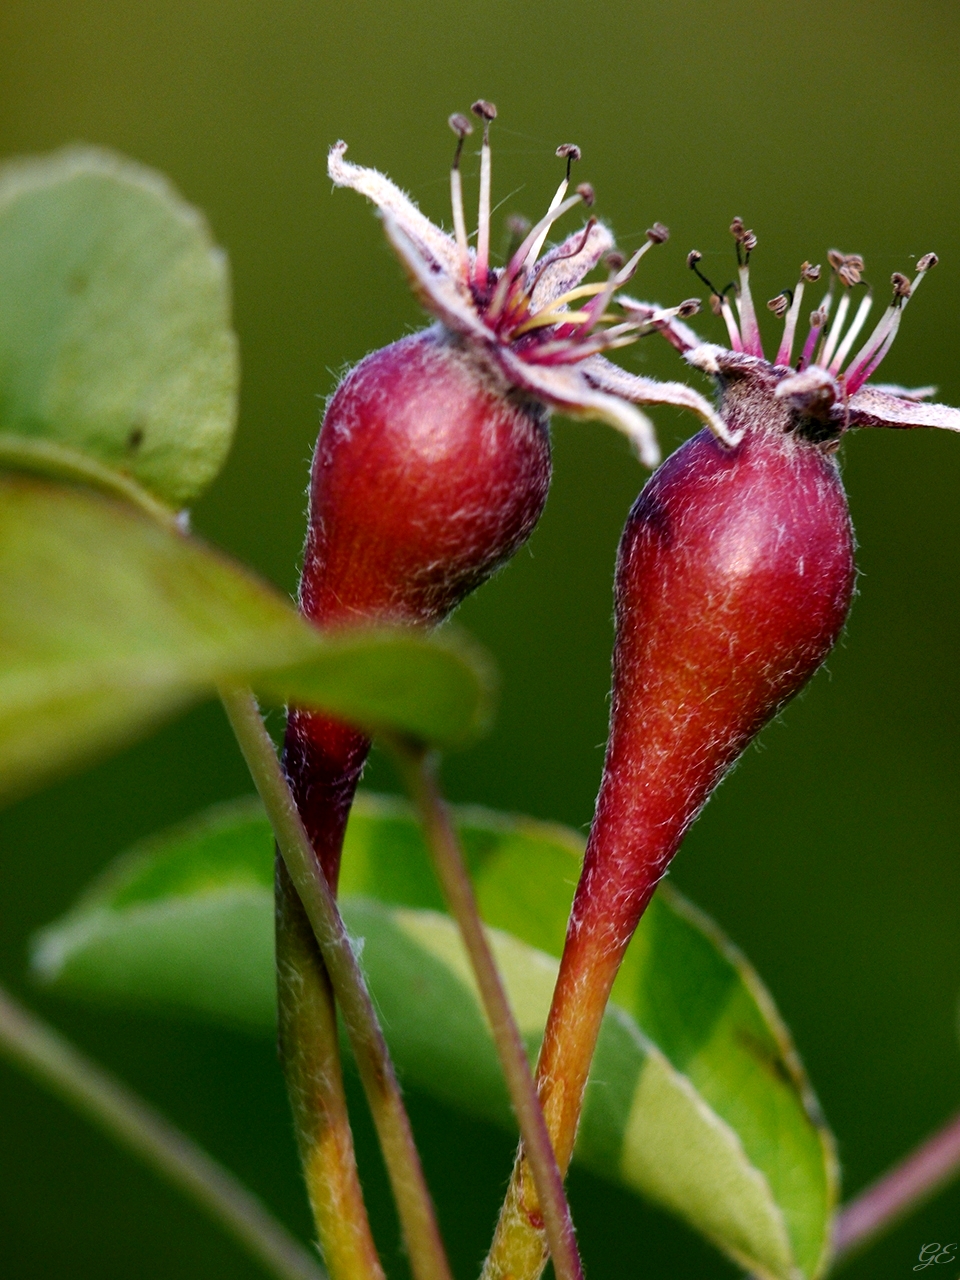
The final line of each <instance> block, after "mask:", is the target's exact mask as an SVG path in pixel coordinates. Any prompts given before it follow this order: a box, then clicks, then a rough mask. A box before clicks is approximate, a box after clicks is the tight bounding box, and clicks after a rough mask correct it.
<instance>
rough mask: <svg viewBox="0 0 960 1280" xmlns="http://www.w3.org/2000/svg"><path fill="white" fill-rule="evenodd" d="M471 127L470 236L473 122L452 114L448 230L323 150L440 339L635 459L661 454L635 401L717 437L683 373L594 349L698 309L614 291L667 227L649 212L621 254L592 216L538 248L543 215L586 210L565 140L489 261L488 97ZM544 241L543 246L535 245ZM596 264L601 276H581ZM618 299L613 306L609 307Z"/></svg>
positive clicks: (341, 148)
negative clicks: (474, 208)
mask: <svg viewBox="0 0 960 1280" xmlns="http://www.w3.org/2000/svg"><path fill="white" fill-rule="evenodd" d="M471 111H472V114H473V116H474V117H475V118H476V120H477V123H478V125H479V126H480V128H481V129H482V142H481V148H480V198H479V214H478V224H477V233H476V243H475V245H474V244H472V243H471V237H470V236H469V235H468V233H467V226H466V216H465V213H464V202H463V181H462V174H461V160H462V158H463V153H464V146H465V142H466V139H467V138H468V137H469V136H470V135H471V134H472V133H473V131H474V122H473V121H471V119H470V117H469V116H467V115H466V114H463V113H459V112H457V113H454V114H453V115H451V116H450V118H449V125H450V128H451V129H452V131H453V133H454V134H455V136H456V139H457V142H456V150H455V154H454V159H453V166H452V168H451V173H450V193H451V204H452V209H453V234H452V235H450V234H449V233H447V232H446V231H444V230H443V229H442V228H440V227H438V226H436V225H435V224H434V223H432V222H431V221H430V220H429V219H428V218H426V217H425V216H424V214H423V213H421V212H420V210H419V209H418V207H417V206H416V204H414V202H413V201H412V200H411V199H410V198H409V196H407V195H406V194H405V193H404V192H403V191H401V190H400V188H399V187H397V186H396V185H395V184H394V183H393V182H391V181H390V179H389V178H387V177H385V176H384V175H383V174H382V173H379V172H378V171H377V170H375V169H368V168H362V167H361V166H359V165H355V164H352V163H351V162H350V161H348V160H347V159H346V158H345V153H346V150H347V146H346V143H344V142H338V143H337V144H336V145H335V146H334V147H332V148H331V151H330V155H329V159H328V170H329V174H330V177H331V178H332V180H333V182H334V183H335V185H336V186H340V187H350V188H352V189H353V190H354V191H358V192H360V193H361V194H362V195H365V196H366V197H367V198H368V199H369V200H371V201H372V202H373V204H375V205H376V206H377V209H378V210H379V213H380V217H381V219H382V221H383V225H384V230H385V232H386V234H387V238H388V240H389V241H390V243H391V245H392V246H393V248H394V250H395V252H396V254H397V256H398V257H399V259H400V261H401V263H402V265H403V266H404V268H405V270H406V272H407V275H408V277H409V279H410V282H411V285H412V287H413V289H414V291H415V292H416V293H417V295H418V297H419V299H420V301H421V303H422V304H423V306H424V307H425V308H426V309H427V310H428V311H429V312H431V313H432V314H433V315H434V316H435V317H436V319H437V320H438V321H439V322H440V324H441V325H442V326H443V327H444V329H445V330H446V331H447V332H448V333H449V334H450V335H451V337H452V338H453V339H454V340H456V341H458V342H460V343H461V344H463V345H464V346H465V347H466V348H467V349H468V350H470V351H471V352H472V353H473V354H474V355H475V356H476V357H477V358H478V359H479V360H480V362H481V363H482V364H483V366H484V367H485V368H486V369H487V370H488V371H489V372H490V373H491V374H493V376H494V377H496V378H498V379H499V380H500V381H501V382H503V383H505V384H506V386H507V388H508V389H511V388H512V389H515V390H517V391H519V392H521V393H522V394H524V395H527V396H529V397H531V398H532V399H535V400H538V401H540V402H541V403H542V404H544V405H546V406H548V407H549V408H552V409H556V410H557V411H559V412H561V413H564V414H566V415H567V416H569V417H574V418H594V419H599V420H601V421H605V422H607V423H609V424H610V425H612V426H614V427H616V428H617V429H618V430H620V431H622V432H623V433H624V434H625V435H627V437H628V438H629V439H630V440H631V442H632V443H633V445H634V447H635V448H636V450H637V452H638V454H639V456H640V458H641V460H642V461H643V462H644V463H645V464H646V465H647V466H649V467H654V466H656V465H657V463H658V462H659V459H660V452H659V448H658V446H657V441H656V435H655V433H654V429H653V424H652V423H651V422H650V420H649V418H648V417H647V416H646V415H645V414H644V413H642V412H641V410H640V409H639V408H638V407H637V406H641V405H642V406H647V405H657V404H669V405H675V406H677V407H680V408H684V409H689V410H691V411H692V412H693V413H695V414H696V415H697V416H698V417H699V418H700V419H701V420H702V421H703V422H705V423H706V424H707V425H708V426H709V427H710V428H711V430H713V431H714V432H715V433H716V434H717V435H718V436H719V437H720V438H721V439H723V440H724V441H726V442H727V443H732V439H731V437H730V434H729V431H728V429H727V427H726V426H725V424H724V422H723V420H722V419H721V418H720V417H719V415H717V413H716V412H715V411H714V409H713V408H712V406H711V405H710V404H709V402H708V401H707V400H706V399H705V398H704V397H703V396H701V395H700V394H699V393H698V392H696V391H694V390H693V389H692V388H690V387H687V386H685V385H684V384H682V383H674V382H666V383H665V382H659V381H657V380H655V379H653V378H646V377H641V376H638V375H636V374H632V373H629V372H627V371H626V370H624V369H621V368H620V367H619V366H617V365H615V364H613V363H612V362H611V361H609V360H607V359H605V358H604V354H603V353H604V352H607V351H610V350H612V349H614V348H617V347H620V346H624V345H626V344H628V343H631V342H635V341H636V340H637V339H638V338H640V337H642V336H643V335H645V334H648V333H653V332H657V331H661V330H663V329H664V328H666V327H667V326H669V325H670V324H671V323H673V322H678V323H682V320H683V318H684V317H688V316H690V315H692V314H693V313H694V312H695V310H696V309H697V308H698V307H699V302H698V300H696V299H690V300H688V301H686V302H684V303H681V304H680V305H679V306H677V307H672V308H661V307H653V306H648V305H647V304H637V303H634V302H633V301H632V300H631V299H627V298H622V297H620V296H619V295H620V290H621V289H622V287H623V286H624V285H625V284H627V283H628V281H630V280H631V279H632V277H633V275H634V273H635V272H636V270H637V267H638V265H639V263H640V260H641V258H642V257H643V256H644V254H645V253H646V252H647V251H648V250H649V249H650V248H651V247H652V246H653V245H655V244H662V243H663V242H664V241H665V240H666V239H667V237H668V235H669V232H668V231H667V228H666V227H664V226H663V224H662V223H659V222H655V223H654V224H653V226H652V227H651V228H650V229H649V230H648V231H647V233H646V238H645V240H644V243H643V245H642V246H641V247H640V249H638V250H637V251H636V252H635V253H634V254H633V255H632V256H631V257H630V258H625V257H624V256H623V255H621V254H618V253H617V252H616V251H615V248H614V240H613V236H612V235H611V233H610V231H609V229H608V228H607V227H606V226H604V225H603V223H601V222H600V221H598V220H597V218H596V217H594V216H590V217H589V218H588V220H587V222H586V224H585V225H584V226H583V227H581V228H580V229H579V230H578V231H576V232H574V233H573V234H572V235H570V236H568V237H567V238H566V239H565V240H563V241H562V242H561V243H559V244H557V245H554V246H553V247H547V239H548V236H549V235H550V231H551V229H552V227H553V226H554V224H555V223H556V222H557V221H558V220H559V219H560V218H562V217H564V215H566V214H567V213H569V212H571V211H572V210H573V209H575V208H577V207H583V208H585V209H586V208H590V207H591V206H592V204H593V202H594V192H593V188H592V187H591V186H589V184H587V183H583V184H581V185H579V186H577V187H576V188H575V189H574V191H573V192H572V193H570V184H571V171H572V168H573V165H574V164H576V163H577V162H578V161H579V160H580V148H579V147H578V146H576V145H575V144H574V143H564V144H563V145H561V146H560V147H558V148H557V152H556V154H557V156H558V157H559V158H560V159H561V160H563V161H564V162H565V173H564V177H563V180H562V181H561V183H560V185H559V187H558V188H557V191H556V194H555V195H554V197H553V199H552V200H551V202H550V205H549V207H548V209H547V212H546V213H545V214H544V216H543V217H542V218H541V219H540V220H539V221H538V222H536V223H535V224H534V225H533V226H531V227H529V228H526V227H524V228H522V230H521V231H520V233H519V234H518V235H517V236H516V239H517V241H518V242H517V243H516V244H515V247H513V250H512V253H511V255H510V257H509V260H508V261H507V263H506V264H505V265H504V266H502V267H500V266H495V265H493V264H492V263H491V260H490V227H491V175H492V152H491V147H490V126H491V124H492V122H493V121H494V120H495V119H496V114H497V111H496V107H495V106H494V105H493V103H490V102H486V101H483V100H479V101H477V102H475V103H474V104H473V106H472V108H471ZM545 250H546V251H545ZM600 266H605V268H606V279H605V280H602V281H598V282H593V283H587V284H585V283H583V281H584V277H585V276H587V275H588V274H589V273H590V272H591V271H593V270H594V269H596V268H597V267H600ZM618 304H619V306H620V310H619V312H612V311H611V307H614V306H617V305H618Z"/></svg>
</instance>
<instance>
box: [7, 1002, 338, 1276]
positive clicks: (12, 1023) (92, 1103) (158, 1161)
mask: <svg viewBox="0 0 960 1280" xmlns="http://www.w3.org/2000/svg"><path fill="white" fill-rule="evenodd" d="M0 1054H3V1056H5V1057H6V1058H8V1059H9V1060H10V1061H11V1062H12V1063H14V1064H15V1065H16V1066H19V1067H21V1068H22V1069H23V1070H24V1071H26V1072H27V1073H28V1074H29V1075H31V1076H33V1077H34V1079H36V1080H38V1081H39V1082H40V1083H41V1084H44V1085H46V1086H47V1088H49V1089H50V1090H51V1091H52V1092H54V1093H56V1094H58V1095H59V1096H60V1097H61V1098H62V1099H63V1100H64V1101H65V1102H67V1103H69V1104H70V1105H71V1106H73V1107H75V1108H76V1109H77V1110H78V1111H81V1112H83V1114H84V1115H86V1116H87V1117H88V1118H89V1119H91V1120H93V1121H94V1122H95V1123H96V1124H98V1125H99V1126H100V1128H101V1129H103V1130H104V1131H105V1132H106V1133H108V1134H109V1135H110V1137H112V1138H114V1139H116V1141H117V1142H118V1143H120V1145H121V1146H124V1147H126V1148H127V1149H128V1150H129V1151H132V1152H133V1153H134V1154H135V1155H138V1156H139V1157H140V1158H141V1159H142V1160H144V1161H145V1162H146V1163H147V1164H148V1165H150V1166H151V1167H152V1168H153V1169H155V1170H156V1171H157V1173H159V1174H161V1175H162V1176H163V1177H165V1178H166V1179H167V1180H168V1181H169V1182H172V1183H173V1184H174V1186H177V1187H179V1188H180V1190H181V1191H184V1192H186V1194H187V1195H188V1196H190V1197H191V1198H192V1199H193V1200H194V1201H196V1203H197V1204H199V1205H200V1206H201V1207H202V1208H204V1209H205V1210H206V1211H207V1213H208V1214H209V1215H210V1216H211V1217H212V1218H214V1219H215V1220H216V1221H217V1222H219V1224H220V1225H221V1226H222V1227H224V1228H225V1229H226V1230H227V1231H228V1232H229V1233H230V1235H232V1236H233V1237H234V1239H235V1240H237V1241H238V1242H239V1243H240V1244H242V1245H243V1247H244V1248H245V1249H246V1250H247V1251H248V1252H249V1253H251V1254H252V1255H253V1256H254V1257H255V1258H256V1259H257V1260H258V1261H259V1262H260V1263H261V1264H262V1266H263V1267H264V1269H265V1270H266V1271H268V1272H269V1273H270V1274H271V1275H273V1276H276V1277H277V1280H326V1276H325V1273H324V1271H323V1270H322V1268H321V1267H320V1266H319V1265H318V1263H316V1262H315V1261H314V1260H313V1258H311V1256H310V1254H309V1253H308V1252H307V1250H306V1249H305V1248H304V1247H303V1245H301V1244H300V1242H299V1241H298V1240H296V1239H294V1237H293V1236H292V1235H290V1233H289V1232H288V1231H287V1229H286V1228H285V1227H284V1226H282V1225H281V1224H280V1223H279V1222H278V1221H277V1220H276V1219H275V1218H274V1217H273V1216H272V1215H271V1214H270V1213H268V1211H267V1210H266V1209H265V1208H264V1206H263V1204H261V1202H260V1201H259V1200H258V1199H257V1197H256V1196H255V1195H253V1193H252V1192H250V1191H248V1190H247V1188H246V1187H245V1186H243V1184H242V1183H241V1182H239V1181H238V1180H237V1179H236V1178H235V1177H234V1176H233V1174H232V1173H230V1172H228V1170H226V1169H225V1168H224V1167H223V1165H221V1164H219V1163H218V1162H217V1161H216V1160H214V1159H213V1158H212V1157H211V1156H209V1155H207V1153H206V1152H205V1151H203V1150H202V1149H201V1148H200V1147H198V1146H197V1145H196V1143H194V1142H193V1141H192V1140H191V1139H190V1138H188V1137H187V1136H186V1134H184V1133H182V1132H181V1131H180V1130H179V1129H177V1128H175V1126H174V1125H172V1124H171V1123H170V1122H169V1120H166V1119H165V1118H164V1117H163V1116H162V1115H160V1113H159V1112H157V1111H155V1110H154V1109H153V1107H151V1106H150V1105H149V1104H148V1103H146V1102H144V1101H143V1099H142V1098H138V1097H137V1095H136V1094H135V1093H133V1092H132V1091H131V1090H130V1089H128V1088H127V1086H126V1085H124V1084H122V1083H121V1082H120V1081H119V1080H117V1079H116V1078H115V1077H114V1076H112V1075H110V1074H109V1073H108V1072H106V1071H104V1069H103V1068H102V1067H99V1066H97V1064H96V1063H94V1062H92V1061H91V1060H90V1059H89V1058H88V1057H86V1056H85V1055H84V1054H82V1053H81V1052H80V1051H79V1050H78V1049H76V1048H74V1046H73V1045H72V1044H70V1043H69V1041H67V1040H65V1039H64V1037H63V1036H61V1035H60V1034H59V1032H57V1031H54V1029H53V1028H52V1027H49V1026H47V1024H46V1023H45V1022H42V1021H41V1020H40V1019H39V1018H38V1017H37V1016H36V1015H35V1014H33V1013H31V1012H30V1011H29V1010H27V1009H25V1008H24V1007H23V1006H22V1005H21V1004H19V1003H18V1002H17V1001H15V1000H14V999H13V997H12V996H11V995H10V994H9V993H8V992H6V991H4V990H3V989H2V988H0Z"/></svg>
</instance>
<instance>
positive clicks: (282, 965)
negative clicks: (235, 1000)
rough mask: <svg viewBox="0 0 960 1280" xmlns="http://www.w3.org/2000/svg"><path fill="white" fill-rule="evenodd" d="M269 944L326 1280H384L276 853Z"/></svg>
mask: <svg viewBox="0 0 960 1280" xmlns="http://www.w3.org/2000/svg"><path fill="white" fill-rule="evenodd" d="M276 939H277V1013H278V1024H279V1025H278V1031H279V1036H278V1040H279V1047H280V1061H281V1063H282V1065H283V1074H284V1077H285V1079H286V1082H287V1092H288V1093H289V1095H290V1105H291V1108H292V1110H293V1118H294V1124H295V1128H296V1134H297V1146H298V1147H299V1149H300V1160H301V1163H302V1165H303V1176H304V1181H305V1182H306V1184H307V1194H308V1196H309V1198H310V1208H311V1209H312V1210H313V1220H314V1222H315V1223H316V1226H317V1234H318V1236H319V1237H320V1247H321V1249H322V1250H323V1258H324V1261H325V1262H326V1264H327V1269H328V1270H329V1272H330V1277H331V1280H384V1276H383V1268H382V1267H381V1265H380V1259H379V1257H378V1256H377V1246H376V1244H375V1243H374V1239H373V1234H372V1232H371V1230H370V1221H369V1219H368V1217H367V1210H366V1206H365V1204H364V1201H363V1191H362V1189H361V1187H360V1178H359V1175H358V1173H357V1161H356V1156H355V1154H354V1149H353V1133H352V1131H351V1129H350V1117H349V1115H348V1113H347V1099H346V1095H345V1093H344V1088H343V1068H342V1066H341V1063H340V1045H339V1042H338V1038H337V1009H336V1005H335V1003H334V999H333V991H332V989H331V986H330V978H329V975H328V974H327V971H326V968H325V967H324V963H323V959H322V958H321V956H320V952H319V950H318V948H317V940H316V938H315V937H314V936H313V929H312V928H311V926H310V921H309V920H308V919H307V916H306V913H305V911H304V909H303V904H302V903H301V901H300V899H299V897H298V896H297V891H296V889H295V888H294V887H293V884H292V882H291V880H290V876H289V873H288V872H287V869H286V866H285V864H284V861H283V858H282V857H280V855H279V854H278V855H277V860H276Z"/></svg>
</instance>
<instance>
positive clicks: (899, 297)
mask: <svg viewBox="0 0 960 1280" xmlns="http://www.w3.org/2000/svg"><path fill="white" fill-rule="evenodd" d="M937 261H938V259H937V255H936V254H935V253H927V254H924V256H923V257H922V258H921V259H920V261H919V262H918V263H917V274H916V276H915V277H914V280H913V283H912V284H910V285H906V286H905V284H904V281H905V277H904V276H902V275H901V274H900V272H899V271H897V272H895V273H894V275H893V277H892V279H891V283H892V285H893V301H892V302H891V303H890V306H889V307H887V309H886V311H885V312H884V313H883V315H882V316H881V317H880V320H879V322H878V323H877V327H876V328H875V329H874V331H873V333H872V334H871V335H870V337H869V338H868V339H867V341H866V342H865V343H864V344H863V347H862V348H861V349H860V351H858V352H857V355H856V356H855V358H854V361H853V363H852V364H851V366H850V368H849V369H848V370H847V373H846V378H845V384H846V388H847V393H848V394H849V395H853V393H854V392H856V391H859V389H860V388H861V387H862V386H863V384H864V383H865V382H866V381H867V379H868V378H869V377H870V376H871V374H873V372H874V370H875V369H877V367H878V366H879V365H880V363H881V362H882V361H883V359H884V358H885V356H886V354H887V352H888V351H889V350H890V348H891V347H892V346H893V340H894V338H896V336H897V330H898V329H899V328H900V318H901V316H902V315H903V308H904V307H905V306H906V305H907V303H908V302H909V301H910V299H911V298H912V297H913V295H914V294H915V293H916V291H917V287H918V286H919V284H920V281H921V280H922V279H923V277H924V276H925V275H926V274H927V272H928V271H929V270H930V269H931V267H935V266H936V265H937Z"/></svg>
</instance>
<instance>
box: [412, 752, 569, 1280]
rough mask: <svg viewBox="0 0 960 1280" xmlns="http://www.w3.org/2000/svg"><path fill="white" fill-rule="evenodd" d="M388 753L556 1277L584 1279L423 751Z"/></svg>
mask: <svg viewBox="0 0 960 1280" xmlns="http://www.w3.org/2000/svg"><path fill="white" fill-rule="evenodd" d="M390 745H391V747H392V748H393V752H394V757H395V759H396V761H397V765H398V768H399V770H400V773H401V774H402V776H403V779H404V782H405V783H406V786H407V789H408V790H409V792H410V795H411V796H412V797H413V800H414V803H415V804H416V806H417V809H418V811H419V814H420V821H421V824H422V826H423V832H424V837H425V839H426V844H427V848H428V849H429V851H430V855H431V858H432V859H433V865H434V869H435V871H436V874H437V879H438V880H439V881H440V885H441V888H442V890H443V895H444V897H445V898H446V900H447V905H448V906H449V908H450V912H451V914H452V915H453V917H454V919H455V920H456V922H457V924H458V925H459V927H460V933H461V935H462V937H463V942H464V946H465V947H466V950H467V955H468V956H469V958H470V963H471V965H472V967H473V972H474V976H475V977H476V980H477V986H478V987H479V989H480V996H481V999H482V1001H483V1007H484V1009H485V1010H486V1014H487V1020H488V1021H489V1023H490V1029H491V1031H492V1033H493V1039H494V1044H495V1045H496V1048H497V1054H498V1056H499V1058H500V1064H501V1066H502V1068H503V1074H504V1077H505V1079H506V1082H507V1089H508V1090H509V1093H510V1100H511V1102H512V1103H513V1109H514V1113H515V1114H516V1117H517V1123H518V1124H519V1127H520V1136H521V1139H522V1143H523V1149H524V1151H525V1153H526V1157H527V1160H528V1162H529V1165H530V1169H531V1172H532V1174H533V1180H534V1185H535V1187H536V1191H537V1197H538V1200H539V1202H540V1206H541V1211H542V1213H543V1225H544V1230H545V1232H546V1236H547V1241H548V1243H549V1247H550V1253H551V1255H552V1257H553V1267H554V1271H555V1272H556V1275H557V1278H558V1280H582V1276H583V1270H582V1267H581V1264H580V1255H579V1253H578V1252H577V1241H576V1234H575V1232H574V1228H573V1221H572V1219H571V1217H570V1206H569V1205H568V1203H567V1197H566V1195H565V1194H564V1190H563V1177H562V1176H561V1173H560V1169H559V1168H558V1166H557V1158H556V1156H555V1155H554V1151H553V1146H552V1145H551V1142H550V1135H549V1133H548V1132H547V1123H546V1120H545V1119H544V1116H543V1109H542V1108H541V1106H540V1099H539V1097H538V1096H537V1087H536V1085H535V1083H534V1080H533V1073H532V1072H531V1070H530V1063H529V1061H528V1059H527V1054H526V1050H525V1048H524V1045H523V1040H522V1039H521V1036H520V1029H519V1027H518V1026H517V1023H516V1019H515V1018H514V1016H513V1011H512V1009H511V1008H510V1002H509V1000H508V999H507V993H506V991H505V990H504V987H503V981H502V979H501V977H500V974H499V972H498V970H497V965H496V961H495V960H494V958H493V953H492V952H491V950H490V945H489V943H488V942H487V938H486V934H485V933H484V928H483V922H482V920H481V919H480V912H479V909H478V907H477V900H476V897H475V896H474V892H473V885H472V884H471V883H470V876H469V874H468V872H467V868H466V866H465V864H464V860H463V853H462V852H461V849H460V842H459V839H458V838H457V834H456V831H455V830H454V828H453V824H452V823H451V821H450V815H449V813H448V811H447V807H446V805H445V804H444V802H443V799H442V797H441V795H440V792H439V789H438V787H437V783H436V779H435V777H434V774H433V771H432V769H431V767H430V764H429V762H428V758H427V756H426V754H425V752H424V751H423V750H422V749H421V748H419V747H418V746H411V745H410V744H408V743H403V742H400V741H398V740H391V743H390Z"/></svg>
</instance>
